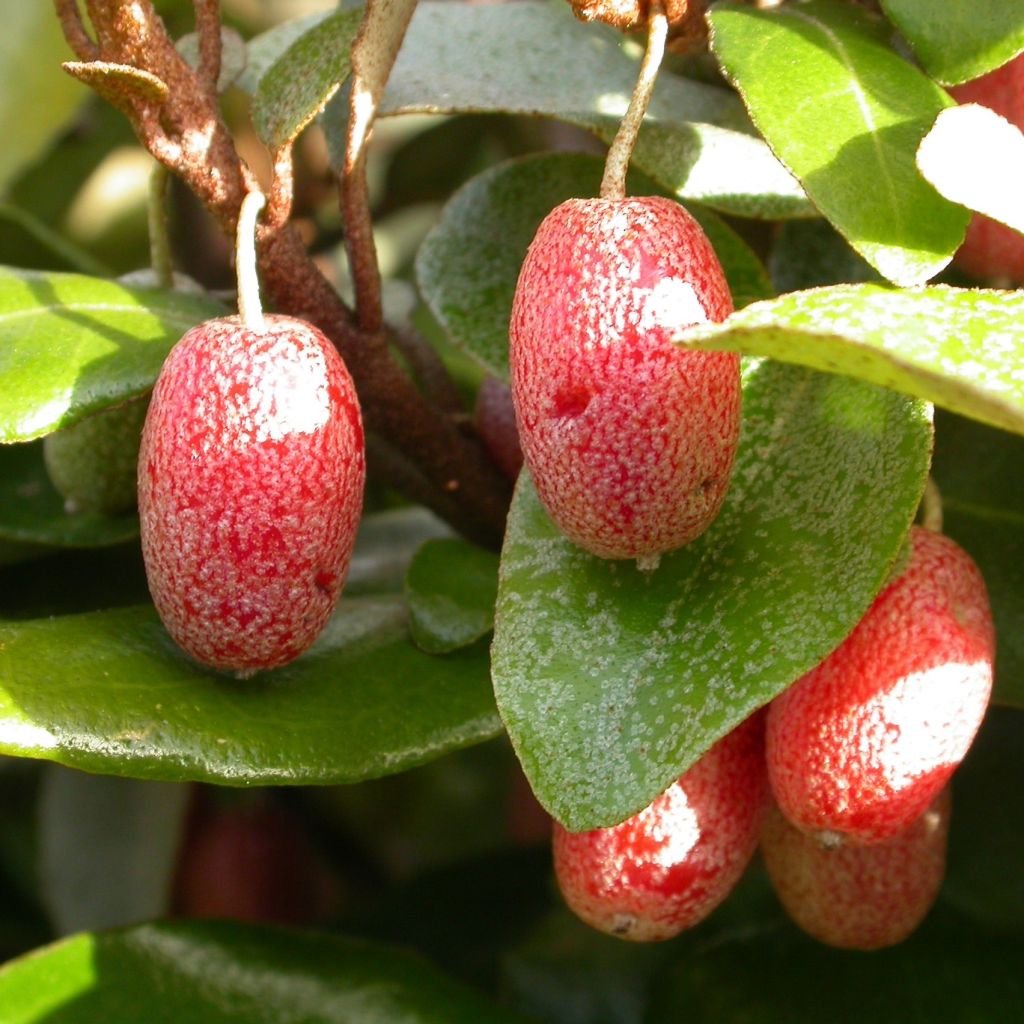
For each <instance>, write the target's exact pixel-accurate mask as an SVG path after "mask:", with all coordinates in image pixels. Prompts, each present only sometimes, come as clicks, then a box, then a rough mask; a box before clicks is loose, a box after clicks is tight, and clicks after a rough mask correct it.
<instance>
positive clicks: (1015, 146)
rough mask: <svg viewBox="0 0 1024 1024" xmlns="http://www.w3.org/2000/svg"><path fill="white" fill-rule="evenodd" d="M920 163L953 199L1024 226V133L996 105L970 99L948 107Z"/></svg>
mask: <svg viewBox="0 0 1024 1024" xmlns="http://www.w3.org/2000/svg"><path fill="white" fill-rule="evenodd" d="M917 164H918V166H919V167H920V168H921V173H922V174H923V175H924V176H925V178H927V179H928V181H930V182H931V183H932V185H934V186H935V188H936V189H937V190H938V192H939V193H941V194H942V195H944V196H945V197H946V198H947V199H949V200H951V201H952V202H954V203H961V204H963V205H964V206H966V207H967V208H968V209H970V210H976V211H977V212H978V213H983V214H985V216H986V217H992V218H993V219H994V220H998V221H1000V222H1001V223H1003V224H1008V225H1009V226H1010V227H1011V228H1014V229H1015V230H1017V231H1024V197H1022V196H1021V188H1020V182H1021V178H1022V177H1024V134H1022V133H1021V131H1020V129H1019V128H1017V127H1015V126H1014V125H1012V124H1010V122H1009V121H1007V120H1006V119H1005V118H1003V117H1000V116H999V115H998V114H997V113H996V112H995V111H994V110H989V109H988V108H987V107H982V106H979V105H978V104H977V103H967V104H965V105H964V106H962V107H951V108H950V109H949V110H944V111H942V113H941V114H939V116H938V118H937V119H936V121H935V126H934V127H933V128H932V130H931V131H930V132H929V133H928V134H927V135H926V136H925V137H924V140H923V141H922V142H921V145H920V147H919V148H918V151H917Z"/></svg>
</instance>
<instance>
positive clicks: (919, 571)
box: [767, 527, 995, 843]
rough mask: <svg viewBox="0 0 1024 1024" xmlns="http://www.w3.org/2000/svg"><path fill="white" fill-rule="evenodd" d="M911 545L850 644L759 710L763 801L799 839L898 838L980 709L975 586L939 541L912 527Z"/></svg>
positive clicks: (984, 667) (982, 617)
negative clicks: (826, 834) (764, 725)
mask: <svg viewBox="0 0 1024 1024" xmlns="http://www.w3.org/2000/svg"><path fill="white" fill-rule="evenodd" d="M911 545H912V547H911V554H910V560H909V562H908V565H907V568H906V569H905V570H904V572H903V573H902V575H900V576H899V577H898V578H897V579H896V580H895V581H894V582H893V583H891V584H890V585H889V586H888V587H886V588H885V589H884V590H883V591H882V593H881V594H880V595H879V596H878V598H877V599H876V600H875V602H874V604H873V605H872V606H871V608H870V609H869V610H868V612H867V614H866V615H865V616H864V618H863V619H862V620H861V621H860V623H859V624H858V625H857V627H856V628H855V629H854V631H853V632H852V633H851V634H850V636H849V637H847V639H846V640H845V641H844V642H843V643H842V644H841V645H840V646H839V647H838V648H837V649H836V650H835V651H833V652H832V654H830V655H829V657H828V658H826V659H825V660H824V661H823V662H822V663H821V664H820V665H818V666H817V667H816V668H815V669H813V670H812V671H811V672H809V673H808V674H807V675H806V676H804V677H803V678H802V679H800V680H799V681H798V682H797V683H795V684H794V685H793V686H791V687H790V688H789V689H788V690H786V691H785V692H784V693H783V694H781V695H780V696H779V697H777V698H776V699H775V701H773V702H772V705H771V708H770V710H769V714H768V734H767V735H768V742H767V752H768V767H769V774H770V778H771V783H772V789H773V791H774V793H775V798H776V800H777V801H778V803H779V806H780V808H781V809H782V812H783V813H784V814H785V815H786V817H787V818H788V819H789V820H790V821H791V822H793V823H794V824H795V825H797V826H798V827H800V828H802V829H804V830H806V831H808V832H811V833H819V832H821V831H823V830H828V831H831V832H836V833H838V834H840V835H842V836H843V837H844V838H845V840H846V841H848V842H856V843H874V842H879V841H881V840H883V839H887V838H889V837H891V836H893V835H895V834H897V833H898V832H900V831H902V830H903V829H904V828H906V827H907V826H908V825H909V824H910V822H912V821H913V820H915V819H916V818H917V817H919V816H920V815H921V814H922V813H923V812H924V810H925V808H927V807H928V805H929V804H930V803H931V801H932V800H933V799H934V797H935V795H936V793H938V792H939V790H941V789H942V788H943V786H944V785H945V784H946V782H947V780H948V779H949V777H950V775H951V774H952V773H953V771H954V769H955V768H956V766H957V765H958V764H959V763H960V761H961V760H962V759H963V757H964V755H965V754H966V753H967V749H968V747H969V746H970V744H971V741H972V740H973V738H974V735H975V733H976V732H977V729H978V726H979V725H980V724H981V720H982V716H983V715H984V713H985V708H986V707H987V705H988V699H989V695H990V693H991V689H992V664H993V658H994V653H995V636H994V632H993V627H992V618H991V613H990V611H989V607H988V598H987V595H986V593H985V584H984V581H983V580H982V578H981V575H980V573H979V572H978V569H977V567H976V566H975V565H974V563H973V562H972V561H971V559H970V558H969V556H968V555H967V554H966V553H965V552H964V551H963V550H962V549H961V548H959V547H958V546H957V545H956V544H955V543H954V542H953V541H951V540H950V539H949V538H948V537H944V536H942V535H940V534H936V533H932V532H931V531H929V530H924V529H921V528H920V527H914V529H913V530H912V531H911Z"/></svg>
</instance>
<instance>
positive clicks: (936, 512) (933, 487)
mask: <svg viewBox="0 0 1024 1024" xmlns="http://www.w3.org/2000/svg"><path fill="white" fill-rule="evenodd" d="M921 525H922V526H923V527H924V528H925V529H926V530H931V531H932V533H942V494H941V493H940V492H939V487H938V484H936V483H935V478H934V477H932V476H929V477H928V479H927V481H926V482H925V485H924V495H923V496H922V497H921Z"/></svg>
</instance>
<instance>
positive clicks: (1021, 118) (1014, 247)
mask: <svg viewBox="0 0 1024 1024" xmlns="http://www.w3.org/2000/svg"><path fill="white" fill-rule="evenodd" d="M949 92H950V95H951V96H953V98H954V99H955V100H956V101H957V103H978V104H980V105H981V106H983V107H988V108H989V109H990V110H994V111H995V112H996V113H997V114H1000V115H1002V116H1003V117H1005V118H1006V120H1007V121H1009V122H1010V123H1011V124H1013V125H1016V127H1018V128H1020V129H1021V130H1022V131H1024V54H1022V55H1021V56H1019V57H1015V58H1014V59H1013V60H1011V61H1010V62H1009V63H1008V64H1004V65H1003V66H1002V67H1001V68H997V69H996V70H995V71H992V72H990V73H989V74H987V75H983V76H982V77H981V78H976V79H975V80H974V81H973V82H966V83H964V84H963V85H958V86H955V87H954V88H952V89H950V90H949ZM954 262H955V263H956V265H957V266H958V267H960V268H961V270H963V271H964V272H965V273H967V274H970V275H971V277H976V278H978V279H980V280H983V281H991V282H994V283H996V284H1002V285H1018V284H1022V283H1024V235H1021V234H1019V233H1018V232H1016V231H1014V230H1013V229H1012V228H1008V227H1007V226H1006V225H1005V224H1000V223H999V222H998V221H995V220H991V219H989V218H988V217H983V216H981V214H975V215H974V216H973V217H972V218H971V223H970V225H969V226H968V228H967V237H966V238H965V239H964V242H963V245H961V246H960V248H959V249H958V250H957V253H956V256H955V257H954Z"/></svg>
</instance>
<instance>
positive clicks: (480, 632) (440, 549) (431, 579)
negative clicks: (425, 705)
mask: <svg viewBox="0 0 1024 1024" xmlns="http://www.w3.org/2000/svg"><path fill="white" fill-rule="evenodd" d="M497 596H498V556H497V555H495V554H492V553H491V552H490V551H484V550H483V549H482V548H478V547H476V546H475V545H473V544H467V543H466V542H465V541H464V540H458V539H457V538H454V537H452V538H449V539H446V540H430V541H427V543H426V544H424V545H423V547H422V548H420V550H419V551H418V552H417V553H416V556H415V558H413V560H412V565H410V566H409V575H408V576H407V577H406V580H405V597H406V601H407V602H408V604H409V627H410V630H411V632H412V638H413V640H414V641H415V643H416V646H417V647H419V648H421V649H422V650H424V651H427V652H428V653H429V654H444V653H446V652H448V651H455V650H458V649H459V648H460V647H466V646H468V645H469V644H471V643H473V641H475V640H479V639H480V638H481V637H483V636H486V635H487V634H488V633H490V631H491V630H492V629H493V628H494V602H495V600H496V599H497Z"/></svg>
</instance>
